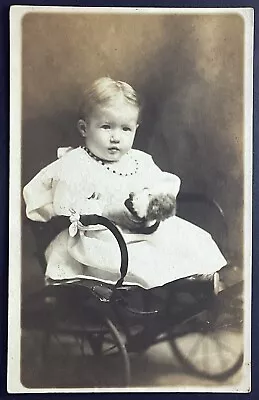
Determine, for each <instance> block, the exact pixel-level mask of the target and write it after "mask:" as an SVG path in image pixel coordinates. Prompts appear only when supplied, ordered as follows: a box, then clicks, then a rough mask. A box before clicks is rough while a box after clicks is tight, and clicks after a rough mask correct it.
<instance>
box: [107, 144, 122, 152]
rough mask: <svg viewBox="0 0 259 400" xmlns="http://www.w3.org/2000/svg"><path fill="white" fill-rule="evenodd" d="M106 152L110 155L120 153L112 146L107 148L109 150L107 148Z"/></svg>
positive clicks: (117, 148)
mask: <svg viewBox="0 0 259 400" xmlns="http://www.w3.org/2000/svg"><path fill="white" fill-rule="evenodd" d="M108 151H109V152H110V153H117V152H118V151H120V149H119V147H116V146H112V147H109V148H108Z"/></svg>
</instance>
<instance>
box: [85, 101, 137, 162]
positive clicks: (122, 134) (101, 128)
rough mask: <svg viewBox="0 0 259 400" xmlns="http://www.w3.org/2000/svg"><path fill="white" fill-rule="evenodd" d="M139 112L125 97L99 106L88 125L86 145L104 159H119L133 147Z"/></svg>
mask: <svg viewBox="0 0 259 400" xmlns="http://www.w3.org/2000/svg"><path fill="white" fill-rule="evenodd" d="M138 114H139V110H138V108H137V107H135V106H133V105H131V104H129V103H127V102H126V101H125V100H124V99H118V100H116V101H114V102H112V103H111V104H109V105H107V106H98V107H97V108H96V109H95V110H94V112H93V113H92V116H91V118H90V120H89V122H88V124H87V125H86V133H85V144H86V146H87V147H88V149H89V150H90V151H91V152H92V153H93V154H95V155H96V156H97V157H100V158H101V159H103V160H107V161H119V160H120V158H121V157H122V156H123V155H124V154H125V153H127V152H128V151H129V150H130V149H131V147H132V144H133V141H134V138H135V134H136V130H137V127H138V124H137V122H138Z"/></svg>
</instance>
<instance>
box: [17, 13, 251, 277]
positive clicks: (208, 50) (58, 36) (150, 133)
mask: <svg viewBox="0 0 259 400" xmlns="http://www.w3.org/2000/svg"><path fill="white" fill-rule="evenodd" d="M243 29H244V25H243V20H242V18H241V17H240V16H238V15H235V14H228V15H224V14H220V13H219V14H214V15H213V14H210V15H209V14H208V15H206V14H205V15H195V14H190V15H188V14H185V15H183V14H182V15H179V14H178V15H176V14H175V15H173V14H170V15H169V14H164V15H163V14H161V15H152V14H148V15H147V14H146V15H144V14H142V15H136V14H124V15H120V14H116V15H112V14H64V13H63V14H54V13H51V14H50V13H41V14H27V15H26V16H25V17H24V20H23V29H22V42H23V54H22V63H23V65H22V71H23V75H22V79H23V84H22V87H23V91H22V108H23V109H22V115H23V121H22V123H23V129H22V143H23V158H22V171H23V184H25V183H27V182H28V181H29V180H30V179H31V178H32V177H33V175H35V173H36V172H38V171H39V169H40V168H42V167H43V166H45V165H46V164H48V163H49V162H51V161H53V160H54V159H55V157H56V149H57V147H58V146H66V145H73V146H77V145H80V144H81V141H80V140H81V139H80V137H79V135H78V134H77V132H76V129H75V124H76V118H77V109H78V103H79V101H80V96H81V93H82V90H84V88H85V87H86V86H88V85H89V84H91V83H92V81H93V80H95V79H97V78H99V77H101V76H103V75H110V76H111V77H113V78H115V79H119V80H125V81H127V82H129V83H130V84H132V85H133V86H134V87H135V89H136V90H137V91H138V92H139V93H140V95H141V97H142V98H143V99H144V110H143V116H142V117H143V120H142V124H141V126H140V128H139V131H138V135H137V138H136V142H135V147H137V148H140V149H143V150H146V151H148V152H150V153H151V154H152V155H153V157H154V159H155V160H156V162H157V163H158V165H159V166H160V167H161V168H163V169H164V170H167V171H170V172H174V173H176V174H177V175H179V176H180V177H181V179H182V190H184V191H190V190H191V191H192V190H195V191H199V192H203V193H205V194H209V195H211V196H213V197H214V198H215V199H216V200H217V201H219V203H220V204H221V205H222V207H223V209H224V210H225V212H226V216H227V223H228V226H229V228H230V232H231V234H230V235H229V239H228V249H229V255H230V257H231V258H232V259H233V261H234V262H236V263H238V264H239V265H241V264H242V253H243V252H242V244H243V240H242V237H243V236H242V235H243V152H244V143H243V135H244V126H243V116H244V115H243V62H244V57H243V47H244V31H243ZM24 243H25V248H26V249H27V248H31V239H30V237H29V236H28V234H27V233H26V232H25V235H24ZM27 265H28V264H27ZM27 272H28V273H26V276H28V277H29V276H31V273H33V271H32V269H31V267H28V266H27Z"/></svg>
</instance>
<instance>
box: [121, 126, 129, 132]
mask: <svg viewBox="0 0 259 400" xmlns="http://www.w3.org/2000/svg"><path fill="white" fill-rule="evenodd" d="M122 129H123V130H124V131H125V132H129V131H131V128H130V127H129V126H124V127H123V128H122Z"/></svg>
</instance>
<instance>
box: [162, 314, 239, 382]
mask: <svg viewBox="0 0 259 400" xmlns="http://www.w3.org/2000/svg"><path fill="white" fill-rule="evenodd" d="M210 314H212V313H210V312H208V311H205V312H204V313H202V314H201V315H200V316H199V318H197V316H196V317H194V318H193V319H190V320H188V321H187V322H185V323H183V324H182V326H181V328H182V332H184V334H183V335H181V333H179V336H178V337H176V338H174V339H173V340H171V342H170V344H171V347H172V350H173V352H174V354H175V355H176V356H177V358H178V359H179V361H180V362H181V363H182V364H183V366H184V367H185V368H186V369H187V370H188V371H189V372H192V373H195V374H196V375H198V376H201V377H205V378H209V379H215V380H225V379H227V378H228V377H230V376H232V375H233V374H234V373H236V372H237V371H238V370H239V369H240V368H241V366H242V363H243V332H242V328H241V327H240V326H238V325H237V324H236V323H234V321H233V320H231V318H230V317H229V316H226V315H218V316H217V318H215V316H214V317H211V315H210Z"/></svg>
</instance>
